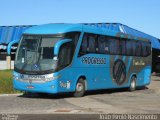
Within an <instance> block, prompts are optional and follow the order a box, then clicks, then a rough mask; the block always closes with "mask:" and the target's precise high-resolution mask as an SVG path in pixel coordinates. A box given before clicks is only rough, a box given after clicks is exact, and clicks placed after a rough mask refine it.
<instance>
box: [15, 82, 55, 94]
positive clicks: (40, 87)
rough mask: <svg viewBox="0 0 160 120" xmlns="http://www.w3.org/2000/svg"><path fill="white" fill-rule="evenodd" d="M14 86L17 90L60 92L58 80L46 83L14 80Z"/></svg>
mask: <svg viewBox="0 0 160 120" xmlns="http://www.w3.org/2000/svg"><path fill="white" fill-rule="evenodd" d="M13 87H14V89H16V90H20V91H27V92H35V93H58V82H57V80H53V81H49V82H45V83H28V82H23V81H18V80H13Z"/></svg>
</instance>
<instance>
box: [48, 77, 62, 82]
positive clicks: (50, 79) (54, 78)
mask: <svg viewBox="0 0 160 120" xmlns="http://www.w3.org/2000/svg"><path fill="white" fill-rule="evenodd" d="M60 77H61V75H58V76H53V77H51V78H45V82H49V81H52V80H56V79H58V78H60Z"/></svg>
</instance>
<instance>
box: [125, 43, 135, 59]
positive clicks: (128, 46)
mask: <svg viewBox="0 0 160 120" xmlns="http://www.w3.org/2000/svg"><path fill="white" fill-rule="evenodd" d="M126 55H128V56H131V55H133V53H132V41H130V40H126Z"/></svg>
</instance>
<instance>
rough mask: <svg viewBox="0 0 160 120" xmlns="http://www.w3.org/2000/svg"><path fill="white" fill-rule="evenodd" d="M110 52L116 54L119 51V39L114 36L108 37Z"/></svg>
mask: <svg viewBox="0 0 160 120" xmlns="http://www.w3.org/2000/svg"><path fill="white" fill-rule="evenodd" d="M109 41H110V54H113V55H116V54H120V51H119V40H118V39H115V38H110V39H109Z"/></svg>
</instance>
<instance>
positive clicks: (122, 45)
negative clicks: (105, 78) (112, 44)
mask: <svg viewBox="0 0 160 120" xmlns="http://www.w3.org/2000/svg"><path fill="white" fill-rule="evenodd" d="M119 51H120V54H121V55H125V54H126V41H125V40H124V39H120V43H119Z"/></svg>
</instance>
